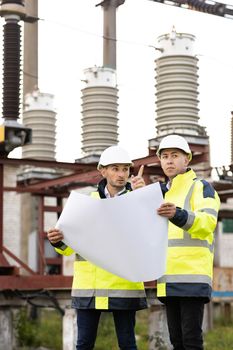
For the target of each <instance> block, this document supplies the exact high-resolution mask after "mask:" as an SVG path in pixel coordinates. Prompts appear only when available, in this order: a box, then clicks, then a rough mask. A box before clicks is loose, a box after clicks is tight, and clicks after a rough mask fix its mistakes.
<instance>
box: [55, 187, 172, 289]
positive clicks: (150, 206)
mask: <svg viewBox="0 0 233 350" xmlns="http://www.w3.org/2000/svg"><path fill="white" fill-rule="evenodd" d="M162 202H163V196H162V193H161V189H160V185H159V184H158V183H155V184H151V185H148V186H145V187H143V188H140V189H138V190H135V191H132V192H129V193H127V194H125V195H122V196H117V197H114V198H109V199H101V200H99V199H95V198H92V197H90V196H87V195H83V194H80V193H77V192H75V191H72V192H71V194H70V196H69V198H68V200H67V202H66V205H65V207H64V209H63V211H62V214H61V216H60V218H59V220H58V222H57V225H56V227H57V228H59V229H60V230H61V231H62V232H63V234H64V242H65V243H66V244H67V245H68V246H69V247H71V248H72V249H73V250H74V251H76V252H77V253H78V254H80V255H81V256H82V257H83V258H85V259H86V260H89V261H91V262H92V263H93V264H95V265H97V266H99V267H101V268H103V269H105V270H107V271H109V272H112V273H114V274H116V275H118V276H120V277H123V278H125V279H127V280H130V281H135V282H136V281H151V280H155V279H157V278H159V277H160V276H162V275H163V273H164V271H165V264H166V249H167V219H166V218H164V217H161V216H159V215H157V213H156V209H157V208H158V207H159V206H160V204H161V203H162Z"/></svg>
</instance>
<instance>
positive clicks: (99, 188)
mask: <svg viewBox="0 0 233 350" xmlns="http://www.w3.org/2000/svg"><path fill="white" fill-rule="evenodd" d="M106 185H107V180H106V179H102V180H101V181H100V182H99V183H98V186H97V191H98V192H99V195H100V198H106V196H105V193H104V189H105V187H106ZM128 191H132V187H131V185H130V183H129V182H127V183H126V185H125V191H124V192H122V193H121V194H120V195H122V194H124V193H126V192H128Z"/></svg>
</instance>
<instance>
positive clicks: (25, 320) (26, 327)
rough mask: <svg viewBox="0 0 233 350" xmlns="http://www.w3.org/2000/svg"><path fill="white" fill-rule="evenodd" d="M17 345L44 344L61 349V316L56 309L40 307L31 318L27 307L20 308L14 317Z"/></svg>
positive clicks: (22, 346) (54, 348) (25, 346)
mask: <svg viewBox="0 0 233 350" xmlns="http://www.w3.org/2000/svg"><path fill="white" fill-rule="evenodd" d="M15 330H16V334H17V336H16V337H17V342H18V346H20V347H21V348H23V349H25V350H26V349H31V348H36V347H39V346H44V347H46V348H47V349H51V350H62V317H61V315H60V314H59V313H58V312H57V311H56V310H49V309H40V310H39V312H38V317H37V318H35V319H32V318H31V317H30V315H29V310H28V308H26V307H25V308H21V309H20V311H19V312H18V314H17V316H16V319H15Z"/></svg>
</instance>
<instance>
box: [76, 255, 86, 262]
mask: <svg viewBox="0 0 233 350" xmlns="http://www.w3.org/2000/svg"><path fill="white" fill-rule="evenodd" d="M75 261H87V260H86V259H84V258H83V257H82V256H81V255H79V254H75Z"/></svg>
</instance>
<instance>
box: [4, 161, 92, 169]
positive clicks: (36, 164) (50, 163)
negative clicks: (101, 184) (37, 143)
mask: <svg viewBox="0 0 233 350" xmlns="http://www.w3.org/2000/svg"><path fill="white" fill-rule="evenodd" d="M0 164H7V165H18V166H20V165H22V166H24V165H31V166H34V167H39V168H58V169H59V168H60V169H70V170H74V171H87V170H90V169H96V166H97V163H89V164H86V163H66V162H56V161H51V160H39V159H26V158H24V159H17V158H0Z"/></svg>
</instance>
